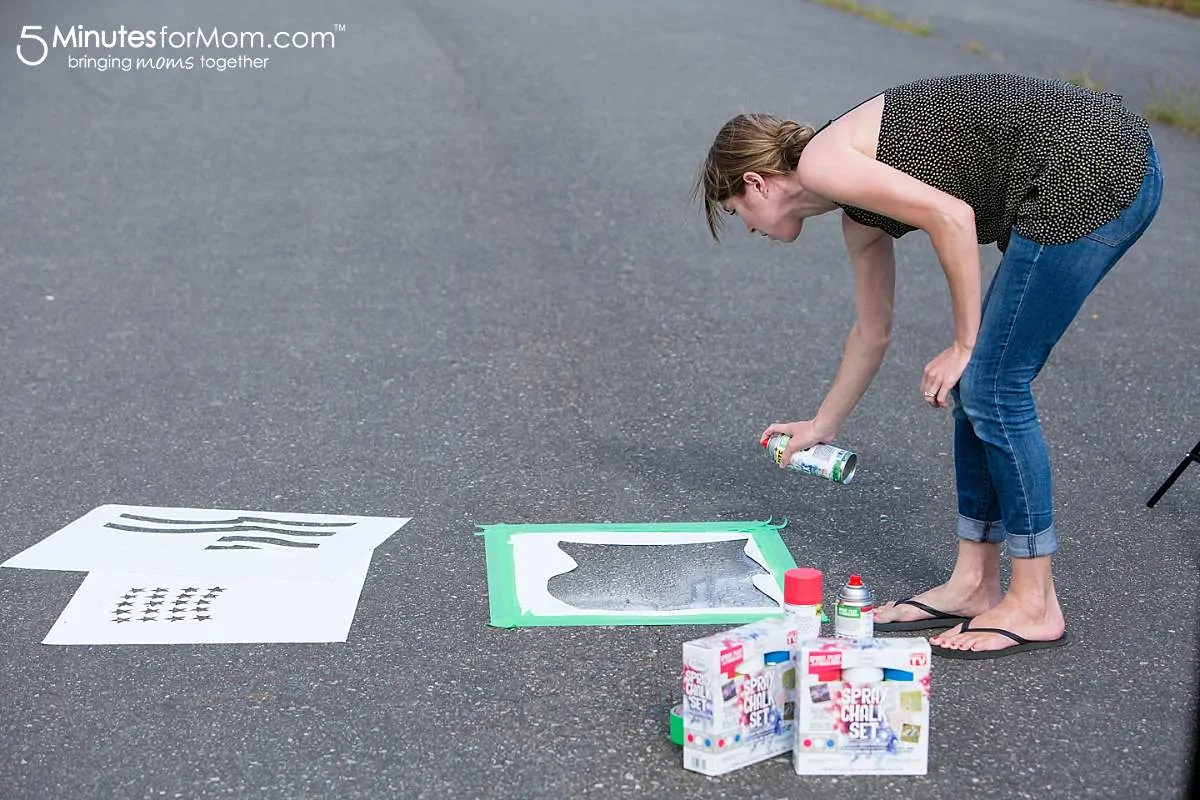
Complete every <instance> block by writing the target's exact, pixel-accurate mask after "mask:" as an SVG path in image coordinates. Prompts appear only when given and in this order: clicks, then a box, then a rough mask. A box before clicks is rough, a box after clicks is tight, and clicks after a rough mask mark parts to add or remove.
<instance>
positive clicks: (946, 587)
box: [875, 578, 1000, 622]
mask: <svg viewBox="0 0 1200 800" xmlns="http://www.w3.org/2000/svg"><path fill="white" fill-rule="evenodd" d="M986 584H987V585H985V584H984V583H974V582H972V583H966V582H958V583H956V582H955V581H954V579H953V578H952V579H951V580H949V581H947V582H945V583H943V584H942V585H941V586H935V587H933V588H932V589H930V590H928V591H926V592H922V593H921V594H919V595H916V596H915V597H912V598H911V599H912V600H916V601H917V602H920V603H924V604H925V605H927V606H930V607H931V608H936V609H937V610H938V611H941V612H942V613H945V614H954V615H955V616H961V617H974V616H976V615H978V614H983V613H984V612H986V611H987V610H988V609H990V608H992V607H993V606H995V605H996V604H997V603H999V602H1000V583H999V581H998V580H997V581H996V582H995V583H991V582H990V581H988V582H986ZM921 619H929V614H927V613H925V612H924V611H922V610H921V609H919V608H917V607H915V606H910V605H896V601H894V600H893V601H891V602H889V603H885V604H884V605H882V606H880V607H879V608H877V609H875V621H876V622H914V621H916V620H921Z"/></svg>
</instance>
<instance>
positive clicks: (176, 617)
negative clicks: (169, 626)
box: [167, 616, 184, 622]
mask: <svg viewBox="0 0 1200 800" xmlns="http://www.w3.org/2000/svg"><path fill="white" fill-rule="evenodd" d="M167 619H168V620H170V621H171V622H179V620H181V619H184V617H180V616H170V617H167Z"/></svg>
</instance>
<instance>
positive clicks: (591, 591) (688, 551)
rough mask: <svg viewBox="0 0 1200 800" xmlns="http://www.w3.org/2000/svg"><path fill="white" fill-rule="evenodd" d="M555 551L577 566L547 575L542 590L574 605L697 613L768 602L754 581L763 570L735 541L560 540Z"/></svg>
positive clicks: (740, 542)
mask: <svg viewBox="0 0 1200 800" xmlns="http://www.w3.org/2000/svg"><path fill="white" fill-rule="evenodd" d="M558 549H559V550H561V551H562V552H564V553H565V554H566V555H567V556H568V557H569V558H570V559H571V560H572V561H574V562H575V563H576V564H577V566H576V568H575V569H573V570H571V571H570V572H566V573H563V574H560V575H555V576H554V577H552V578H550V580H549V582H548V584H547V591H549V593H550V594H551V595H552V596H554V597H555V598H556V599H558V600H561V601H562V602H564V603H568V604H570V605H572V606H575V607H576V608H584V609H613V610H622V611H679V610H685V609H690V610H693V611H699V610H704V609H708V608H760V607H761V606H762V605H763V603H764V602H769V600H770V598H769V596H768V595H766V594H764V592H763V591H762V590H761V589H759V588H758V587H757V586H755V585H754V582H753V581H754V578H755V577H756V576H764V577H766V576H768V573H767V571H766V570H764V569H763V568H762V566H760V565H759V564H758V563H756V562H755V561H754V560H753V559H751V558H750V557H749V556H747V555H746V552H745V543H744V542H743V541H742V540H740V539H734V540H729V541H721V542H704V543H700V544H677V545H674V546H671V547H663V546H661V545H653V544H646V545H637V544H584V543H582V542H559V544H558Z"/></svg>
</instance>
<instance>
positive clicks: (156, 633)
mask: <svg viewBox="0 0 1200 800" xmlns="http://www.w3.org/2000/svg"><path fill="white" fill-rule="evenodd" d="M370 563H371V553H370V552H369V551H367V552H363V553H359V554H358V556H357V557H356V558H354V559H352V560H350V561H348V562H346V569H345V570H343V571H342V573H341V574H340V575H338V576H337V577H336V578H334V579H332V580H324V581H295V580H292V581H272V580H269V579H263V578H236V579H232V580H231V579H229V578H227V577H224V576H222V577H213V576H205V577H199V576H196V575H193V576H164V575H162V574H149V575H147V574H137V573H116V572H92V573H90V574H89V575H88V576H87V577H86V578H85V579H84V581H83V583H82V584H81V585H80V587H79V589H78V590H77V591H76V592H75V596H74V597H72V598H71V602H70V603H68V604H67V607H66V609H64V610H63V613H62V615H61V616H59V618H58V621H57V622H56V623H55V624H54V627H53V628H51V629H50V632H49V634H47V636H46V638H45V640H44V642H43V643H44V644H59V645H77V644H205V643H207V644H216V643H227V644H236V643H250V642H344V641H346V637H347V636H348V635H349V632H350V626H351V624H352V623H353V621H354V612H355V610H356V609H357V607H358V599H359V595H360V594H361V592H362V586H363V582H364V581H365V579H366V575H367V569H368V568H369V567H370Z"/></svg>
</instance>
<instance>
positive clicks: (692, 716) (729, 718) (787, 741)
mask: <svg viewBox="0 0 1200 800" xmlns="http://www.w3.org/2000/svg"><path fill="white" fill-rule="evenodd" d="M803 626H804V622H803V621H800V620H797V619H796V618H795V617H794V616H793V615H786V616H785V617H782V618H775V617H772V618H769V619H763V620H760V621H758V622H754V623H751V624H749V625H742V626H740V627H737V628H733V629H731V630H727V631H723V632H721V633H717V634H713V635H711V636H707V637H704V638H702V639H695V640H693V641H690V642H685V643H684V645H683V707H682V715H683V739H684V741H683V765H684V767H685V768H686V769H689V770H692V771H694V772H700V773H703V774H704V775H723V774H725V773H727V772H732V771H733V770H735V769H739V768H741V767H744V766H747V765H749V764H754V763H756V762H759V761H763V760H765V759H768V758H772V757H774V756H777V755H780V754H782V753H786V752H787V751H789V750H791V749H792V743H793V741H794V732H793V719H794V716H795V705H794V700H795V687H796V673H795V658H794V656H795V650H796V647H797V645H798V644H799V642H798V640H799V639H800V636H801V634H800V628H801V627H803Z"/></svg>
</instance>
